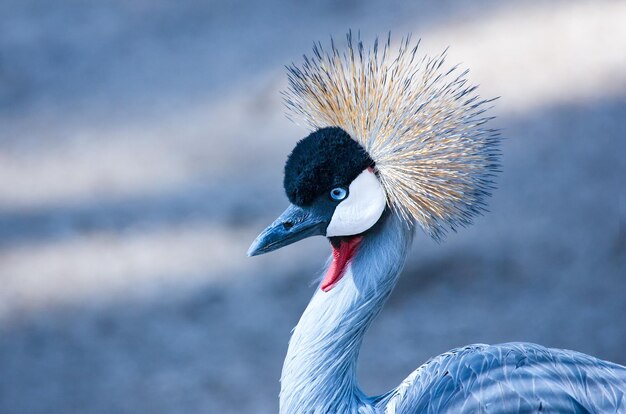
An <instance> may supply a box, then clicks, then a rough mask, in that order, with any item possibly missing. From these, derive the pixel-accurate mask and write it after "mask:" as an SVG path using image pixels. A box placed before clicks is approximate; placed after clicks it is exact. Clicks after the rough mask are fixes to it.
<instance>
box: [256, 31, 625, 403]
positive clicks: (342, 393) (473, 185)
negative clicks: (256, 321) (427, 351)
mask: <svg viewBox="0 0 626 414" xmlns="http://www.w3.org/2000/svg"><path fill="white" fill-rule="evenodd" d="M347 40H348V42H347V43H348V44H347V51H346V53H343V54H342V53H340V52H339V50H338V49H337V48H336V47H335V45H334V43H333V44H332V46H331V51H330V52H329V53H325V52H323V51H322V49H321V46H320V47H319V48H318V47H316V49H315V50H314V57H313V58H312V59H306V58H305V63H304V64H303V66H302V68H297V67H292V68H291V69H290V92H289V93H288V94H287V95H286V97H287V106H288V107H289V108H290V109H291V110H292V111H293V112H294V113H296V114H300V115H302V116H303V117H304V119H305V121H306V123H307V124H309V125H310V126H312V127H313V129H314V131H313V132H312V133H311V134H310V135H309V136H307V137H306V138H304V139H303V140H301V141H300V142H299V143H298V144H297V145H296V147H295V149H294V150H293V152H292V153H291V155H290V156H289V159H288V161H287V164H286V166H285V180H284V184H285V190H286V193H287V196H288V198H289V200H290V201H291V202H292V203H293V204H292V205H291V206H290V207H289V208H288V209H287V210H286V211H285V212H284V213H283V214H282V215H281V216H280V217H279V218H278V219H277V220H276V221H275V222H274V223H272V225H270V226H269V227H268V228H267V229H266V230H265V231H264V232H262V233H261V235H260V236H259V237H258V238H257V239H256V240H255V241H254V243H253V244H252V246H251V247H250V250H249V251H248V254H249V255H250V256H254V255H257V254H262V253H266V252H270V251H272V250H275V249H278V248H281V247H283V246H286V245H288V244H291V243H294V242H296V241H298V240H301V239H303V238H305V237H309V236H313V235H323V236H326V237H327V238H328V239H329V240H330V243H331V245H332V248H333V255H332V256H331V260H330V261H329V265H328V269H327V270H326V272H325V276H324V278H323V280H322V281H321V283H320V289H318V290H317V291H316V292H315V294H314V295H313V298H312V299H311V302H310V303H309V305H308V306H307V308H306V310H305V311H304V313H303V315H302V317H301V319H300V321H299V323H298V325H297V326H296V328H295V329H294V331H293V335H292V337H291V341H290V343H289V349H288V351H287V357H286V358H285V363H284V366H283V372H282V377H281V392H280V412H281V413H283V414H300V413H306V414H309V413H314V414H318V413H319V414H327V413H342V414H343V413H347V414H352V413H359V414H378V413H380V414H416V413H535V412H537V413H539V412H552V413H557V412H558V413H562V412H567V413H570V412H571V413H626V397H625V394H626V368H625V367H622V366H619V365H616V364H612V363H610V362H605V361H602V360H599V359H597V358H594V357H591V356H588V355H584V354H580V353H577V352H573V351H565V350H559V349H548V348H545V347H542V346H539V345H534V344H526V343H510V344H502V345H493V346H490V345H470V346H467V347H465V348H459V349H456V350H453V351H450V352H447V353H444V354H442V355H440V356H438V357H436V358H433V359H431V360H430V361H429V362H427V363H426V364H424V365H422V366H421V367H420V368H418V369H417V370H416V371H414V372H413V373H412V374H411V375H410V376H409V377H408V378H407V379H406V380H405V381H403V382H402V384H400V386H398V387H397V388H395V389H394V390H391V391H389V392H388V393H386V394H384V395H382V396H379V397H369V396H367V395H365V393H363V392H362V391H361V389H360V388H359V386H358V382H357V379H356V365H357V360H358V356H359V350H360V348H361V343H362V340H363V335H364V334H365V332H366V331H367V329H368V327H369V326H370V324H371V322H372V320H373V319H374V318H375V317H376V315H378V313H379V312H380V311H381V309H382V307H383V305H384V303H385V301H386V299H387V297H388V296H389V294H390V293H391V291H392V290H393V288H394V286H395V284H396V282H397V278H398V275H399V274H400V271H401V270H402V267H403V266H404V263H405V259H406V255H407V253H408V251H409V248H410V246H411V244H412V241H413V234H414V229H415V228H416V227H421V228H422V229H423V230H424V231H425V232H426V233H427V234H429V235H431V236H432V237H433V238H435V239H437V240H441V239H442V237H443V235H444V234H445V232H446V231H447V230H450V229H452V230H455V229H456V228H458V227H459V226H463V225H468V224H470V223H471V221H472V218H473V217H475V216H476V215H478V214H480V213H481V212H482V211H483V210H484V206H485V199H486V197H488V195H489V191H490V190H491V189H492V188H493V177H494V175H495V174H496V173H497V172H498V170H499V154H500V152H499V149H498V144H499V140H500V137H499V134H498V133H497V131H495V130H493V129H489V128H486V127H485V124H486V123H487V122H488V121H489V120H490V119H491V118H490V117H485V116H484V115H483V112H484V111H485V110H486V109H487V108H485V105H486V104H488V102H490V101H489V100H481V99H479V98H478V96H477V95H475V92H474V91H475V89H476V88H475V87H471V86H468V84H467V81H466V80H465V78H464V76H465V75H466V74H467V72H463V73H461V74H460V75H454V69H451V70H448V71H444V70H443V69H442V65H443V56H441V57H439V58H435V59H426V58H423V59H421V60H420V59H417V57H416V51H417V46H416V47H415V48H413V49H410V48H409V40H408V38H407V40H405V41H404V42H403V43H402V45H401V47H400V50H399V52H398V56H397V57H396V58H395V59H392V58H390V57H389V55H388V54H387V52H388V46H389V40H388V42H387V45H386V46H385V47H384V48H383V50H382V52H381V55H382V56H379V54H378V46H377V43H375V44H374V47H373V49H372V50H370V51H366V50H365V48H364V46H363V44H362V43H361V41H360V40H359V41H357V43H356V44H355V43H353V42H352V36H351V34H348V39H347Z"/></svg>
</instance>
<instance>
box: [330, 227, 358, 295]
mask: <svg viewBox="0 0 626 414" xmlns="http://www.w3.org/2000/svg"><path fill="white" fill-rule="evenodd" d="M361 240H363V236H356V237H351V238H341V239H338V241H332V242H331V246H332V248H333V262H332V263H331V264H330V267H329V268H328V272H327V273H326V276H324V280H322V284H321V285H320V287H321V288H322V290H323V291H324V292H328V291H330V290H331V289H332V288H334V287H335V285H336V284H337V283H339V281H340V280H341V278H342V277H343V275H344V273H345V272H346V267H347V266H348V263H350V260H352V258H353V257H354V254H355V253H356V251H357V249H358V248H359V245H360V244H361Z"/></svg>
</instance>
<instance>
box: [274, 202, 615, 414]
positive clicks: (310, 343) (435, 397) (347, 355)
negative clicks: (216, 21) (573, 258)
mask: <svg viewBox="0 0 626 414" xmlns="http://www.w3.org/2000/svg"><path fill="white" fill-rule="evenodd" d="M412 239H413V229H412V228H407V226H406V225H405V224H404V222H403V220H402V219H401V218H400V217H399V216H398V215H397V214H395V213H393V212H391V211H386V212H385V214H384V215H383V217H382V218H381V220H380V221H379V222H378V223H377V224H376V225H375V226H374V227H373V228H372V229H371V230H370V231H368V232H367V233H366V235H365V236H364V239H363V242H362V245H361V247H360V249H359V251H358V253H357V254H356V255H355V257H354V259H353V260H352V263H351V265H350V266H349V268H348V270H347V272H346V275H345V276H344V278H343V279H342V282H341V283H340V284H339V285H337V287H336V288H334V289H333V290H332V291H330V292H323V291H321V290H318V291H317V292H316V293H315V294H314V296H313V298H312V300H311V302H310V304H309V306H308V307H307V309H306V310H305V312H304V314H303V315H302V318H301V319H300V321H299V323H298V325H297V326H296V328H295V329H294V332H293V336H292V339H291V341H290V343H289V350H288V352H287V357H286V359H285V364H284V367H283V374H282V378H281V385H282V389H281V394H280V411H281V413H359V414H362V413H381V414H383V413H384V414H414V413H542V412H545V413H563V412H566V413H587V412H588V413H626V368H625V367H623V366H620V365H617V364H613V363H610V362H606V361H602V360H600V359H597V358H594V357H591V356H588V355H585V354H581V353H578V352H574V351H567V350H561V349H549V348H545V347H543V346H540V345H535V344H529V343H509V344H501V345H483V344H478V345H469V346H466V347H463V348H458V349H455V350H452V351H449V352H446V353H444V354H441V355H439V356H437V357H435V358H432V359H431V360H430V361H428V362H427V363H425V364H424V365H422V366H421V367H419V368H418V369H417V370H416V371H414V372H413V373H412V374H411V375H409V377H407V378H406V379H405V380H404V381H403V382H402V383H401V384H400V385H399V386H398V387H397V388H395V389H393V390H391V391H389V392H388V393H386V394H384V395H382V396H378V397H368V396H366V395H365V394H364V393H363V392H362V391H361V390H360V388H359V386H358V383H357V379H356V365H357V359H358V354H359V349H360V347H361V343H362V339H363V335H364V334H365V332H366V330H367V328H368V327H369V325H370V323H371V322H372V320H373V319H374V318H375V317H376V315H377V314H378V313H379V311H380V310H381V309H382V307H383V305H384V303H385V300H386V299H387V297H388V296H389V294H390V293H391V291H392V289H393V287H394V285H395V283H396V281H397V278H398V274H399V273H400V271H401V269H402V266H403V264H404V260H405V257H406V254H407V252H408V250H409V247H410V245H411V243H412Z"/></svg>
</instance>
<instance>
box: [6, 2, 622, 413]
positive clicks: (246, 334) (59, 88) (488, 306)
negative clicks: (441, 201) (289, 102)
mask: <svg viewBox="0 0 626 414" xmlns="http://www.w3.org/2000/svg"><path fill="white" fill-rule="evenodd" d="M624 21H626V2H624V1H593V2H592V1H542V2H537V1H501V0H498V1H496V0H479V1H473V2H464V1H461V0H446V1H440V2H426V1H408V0H406V1H402V0H395V1H389V2H381V1H374V0H372V1H355V0H340V1H337V0H334V1H331V0H327V1H294V2H289V3H283V2H280V1H277V0H272V1H268V2H244V1H240V0H235V1H228V2H226V1H224V2H217V1H187V2H175V1H165V0H134V1H126V0H112V1H107V2H100V1H78V0H76V1H73V0H65V1H56V2H49V1H45V0H3V1H2V2H0V412H2V413H7V414H10V413H15V414H21V413H85V414H91V413H107V414H108V413H112V412H115V413H147V412H150V413H180V412H189V413H200V412H205V413H252V412H253V413H274V412H277V409H278V398H277V396H278V392H279V382H278V380H279V377H280V370H281V366H282V359H283V357H284V355H285V352H286V349H287V342H288V339H289V336H290V330H291V329H292V328H293V327H294V326H295V324H296V323H297V321H298V318H299V316H300V314H301V312H302V311H303V309H304V308H305V306H306V304H307V302H308V299H309V298H310V296H311V294H312V293H313V290H314V289H315V287H314V286H312V284H311V283H312V281H313V279H314V278H315V276H316V275H317V274H318V273H319V272H320V270H321V267H322V265H323V263H324V262H325V259H326V256H327V255H328V253H329V247H328V244H327V242H326V241H325V240H324V239H323V238H315V239H312V240H307V241H304V242H302V243H299V244H297V245H294V246H291V247H289V248H286V249H284V250H280V251H278V252H276V253H273V254H271V255H267V256H262V257H258V258H253V259H250V258H247V257H246V256H245V251H246V249H247V247H248V246H249V244H250V243H251V242H252V240H253V239H254V238H255V236H256V235H257V234H258V232H260V230H262V229H263V228H264V227H265V225H267V224H268V223H270V222H271V221H272V220H273V219H274V218H275V217H276V216H277V215H278V214H279V213H280V212H281V211H282V210H283V208H284V207H286V205H287V200H286V197H285V196H284V194H283V189H282V168H283V163H284V161H285V159H286V155H287V154H288V152H289V151H290V149H291V148H292V147H293V145H294V144H295V142H296V140H297V139H299V138H301V137H303V136H305V135H306V134H307V131H306V130H305V129H303V128H301V127H299V126H296V125H293V124H292V123H290V122H289V121H288V120H287V119H286V118H285V117H284V115H283V108H282V104H281V98H280V95H279V91H280V90H281V89H282V88H284V87H285V84H286V82H285V78H286V76H285V73H284V72H285V71H284V67H283V66H284V65H286V64H289V63H291V62H292V61H295V62H300V60H301V55H302V54H303V53H309V52H310V50H311V46H312V43H313V41H316V40H322V41H323V42H327V41H328V39H329V36H330V35H333V36H334V37H335V38H338V39H340V40H342V39H343V37H344V35H345V33H346V31H347V29H348V28H352V29H355V30H358V29H360V30H361V33H362V36H363V37H364V38H365V39H366V40H368V41H371V40H373V38H374V36H375V35H376V34H381V35H383V36H384V35H386V33H387V32H388V31H389V30H391V31H392V32H393V34H395V35H396V37H395V40H396V41H397V40H399V37H400V36H402V35H403V34H405V33H407V32H412V33H413V34H414V37H415V38H418V37H420V38H422V46H423V48H422V52H423V53H437V52H441V51H442V50H443V49H444V48H445V47H447V46H450V51H449V54H448V60H447V62H448V64H450V65H453V64H456V63H462V65H463V66H464V67H469V68H471V73H470V78H471V80H472V81H473V82H475V83H478V84H480V85H481V87H480V89H479V91H480V93H481V94H482V96H485V97H493V96H501V99H499V100H498V101H497V106H496V109H495V111H494V112H495V113H496V114H497V115H498V118H497V120H496V121H495V122H494V126H497V127H500V128H503V134H504V135H505V136H506V137H507V140H506V141H505V143H504V145H503V150H504V157H503V164H504V173H503V174H502V176H501V177H500V179H499V181H498V183H499V189H498V190H497V191H496V192H495V194H494V197H493V198H492V200H491V202H490V209H491V212H490V213H489V214H487V215H486V216H485V217H482V218H480V219H479V220H477V221H476V223H475V225H474V226H472V227H471V228H468V229H465V230H463V231H461V232H459V233H458V234H452V235H451V236H449V237H448V239H447V240H446V242H445V243H443V244H441V245H438V244H436V243H435V242H433V241H431V240H429V239H428V238H426V236H425V235H424V234H423V233H421V232H420V233H419V234H418V237H417V239H416V243H415V246H414V248H413V252H412V255H411V257H410V260H409V263H408V264H407V266H406V269H405V272H404V273H405V274H404V275H403V277H402V278H401V282H400V285H399V287H398V289H396V291H395V293H394V294H393V296H392V297H391V299H390V301H389V303H388V305H387V307H386V308H385V310H384V311H383V313H382V315H381V316H380V317H379V318H378V319H377V320H376V322H375V324H374V326H373V327H372V329H371V331H370V332H369V333H368V335H367V337H366V341H365V345H364V349H363V351H362V353H361V360H360V366H359V369H360V372H359V376H360V381H361V384H362V387H363V388H364V389H365V390H366V391H367V392H368V393H371V394H375V393H381V392H383V391H386V390H388V389H390V388H391V387H393V386H395V385H397V384H398V383H399V382H400V381H401V380H402V379H403V378H404V377H405V376H406V375H408V374H409V373H410V372H411V371H413V370H414V369H415V368H416V367H417V366H418V365H420V364H421V363H423V362H425V361H426V359H428V358H429V357H430V356H433V355H436V354H439V353H441V352H444V351H446V350H448V349H450V348H452V347H456V346H460V345H464V344H467V343H475V342H487V343H497V342H507V341H517V340H523V341H532V342H539V343H542V344H544V345H548V346H553V347H562V348H569V349H576V350H580V351H583V352H586V353H591V354H593V355H596V356H599V357H601V358H605V359H610V360H613V361H615V362H619V363H622V364H625V363H626V354H625V352H624V350H626V323H625V320H626V300H625V299H624V295H625V292H626V195H625V184H626V182H625V181H626V179H625V177H626V161H625V158H626V157H625V156H626V25H624Z"/></svg>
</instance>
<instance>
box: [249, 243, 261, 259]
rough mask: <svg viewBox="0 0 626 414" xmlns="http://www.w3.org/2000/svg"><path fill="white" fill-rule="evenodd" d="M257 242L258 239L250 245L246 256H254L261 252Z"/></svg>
mask: <svg viewBox="0 0 626 414" xmlns="http://www.w3.org/2000/svg"><path fill="white" fill-rule="evenodd" d="M257 244H258V243H257V242H256V240H255V241H254V242H253V243H252V244H251V245H250V247H249V248H248V251H247V252H246V256H248V257H253V256H256V255H258V254H259V251H258V249H257Z"/></svg>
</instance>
